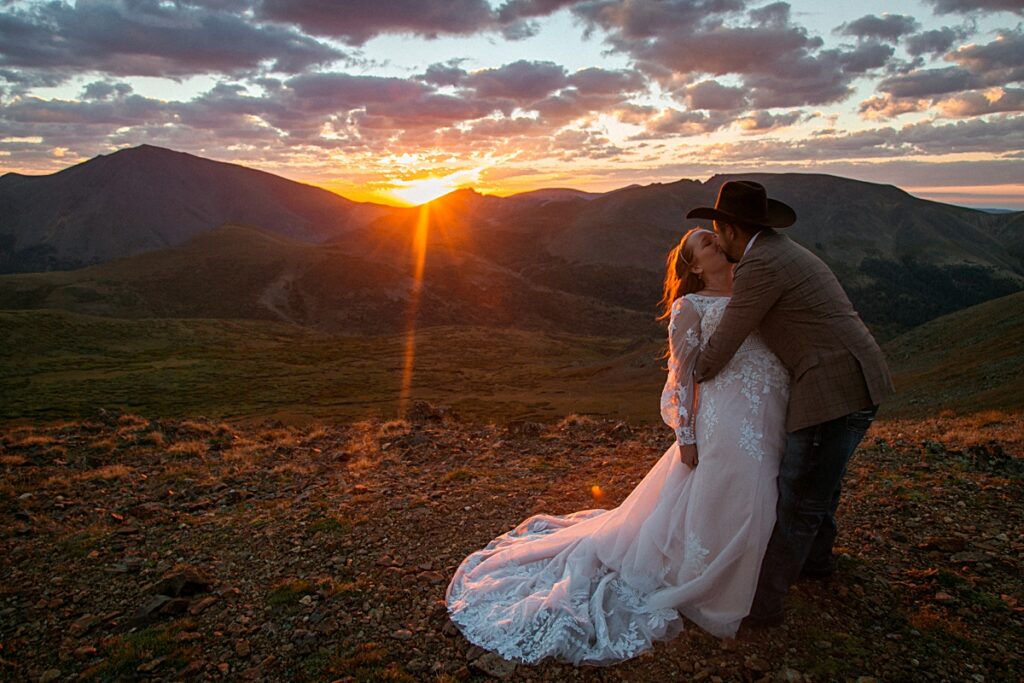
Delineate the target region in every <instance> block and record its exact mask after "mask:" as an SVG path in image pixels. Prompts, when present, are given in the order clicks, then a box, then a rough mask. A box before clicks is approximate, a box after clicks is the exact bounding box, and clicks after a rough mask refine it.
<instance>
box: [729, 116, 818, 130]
mask: <svg viewBox="0 0 1024 683" xmlns="http://www.w3.org/2000/svg"><path fill="white" fill-rule="evenodd" d="M803 119H804V114H803V112H800V111H791V112H786V113H784V114H771V113H769V112H766V111H759V112H754V113H753V114H748V115H747V116H744V117H741V118H740V119H738V120H737V124H738V125H739V127H740V130H742V131H743V132H744V133H748V134H760V133H767V132H769V131H772V130H778V129H779V128H786V127H787V126H792V125H793V124H794V123H797V122H799V121H801V120H803Z"/></svg>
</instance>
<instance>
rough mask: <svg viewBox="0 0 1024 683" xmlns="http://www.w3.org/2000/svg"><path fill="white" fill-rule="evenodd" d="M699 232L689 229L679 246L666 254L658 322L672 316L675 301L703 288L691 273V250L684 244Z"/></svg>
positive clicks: (697, 278) (698, 279)
mask: <svg viewBox="0 0 1024 683" xmlns="http://www.w3.org/2000/svg"><path fill="white" fill-rule="evenodd" d="M701 230H703V228H690V230H688V231H687V233H686V234H685V235H683V237H682V239H680V240H679V244H677V245H676V246H674V247H672V249H671V250H669V252H668V258H667V259H666V260H665V286H664V289H663V290H662V296H661V301H659V302H658V306H659V307H660V308H661V315H659V316H658V320H665V319H666V318H668V317H669V316H670V315H672V303H673V302H674V301H675V300H676V299H678V298H679V297H681V296H683V295H684V294H690V293H692V292H699V291H700V290H701V289H702V288H703V287H704V283H702V282H701V280H700V278H699V277H697V276H696V275H695V274H694V273H693V272H692V271H691V267H692V263H693V249H692V248H691V247H689V246H688V245H687V244H686V241H687V240H688V239H689V237H690V235H692V234H693V233H695V232H700V231H701Z"/></svg>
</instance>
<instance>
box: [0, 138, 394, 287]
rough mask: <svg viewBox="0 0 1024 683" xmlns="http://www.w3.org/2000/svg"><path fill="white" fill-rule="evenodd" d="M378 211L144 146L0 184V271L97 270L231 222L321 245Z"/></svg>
mask: <svg viewBox="0 0 1024 683" xmlns="http://www.w3.org/2000/svg"><path fill="white" fill-rule="evenodd" d="M383 211H386V209H385V208H384V207H378V206H376V205H372V204H371V205H360V204H357V203H356V202H352V201H350V200H348V199H345V198H344V197H340V196H338V195H336V194H334V193H332V192H328V191H327V190H323V189H321V188H318V187H313V186H311V185H305V184H302V183H297V182H294V181H291V180H286V179H284V178H281V177H279V176H275V175H273V174H271V173H265V172H263V171H257V170H254V169H251V168H246V167H244V166H239V165H237V164H229V163H223V162H219V161H212V160H210V159H204V158H202V157H197V156H194V155H191V154H186V153H184V152H175V151H173V150H169V149H163V148H161V147H154V146H152V145H141V146H139V147H133V148H130V149H124V150H120V151H118V152H114V153H113V154H108V155H101V156H98V157H95V158H94V159H90V160H89V161H86V162H84V163H82V164H78V165H77V166H72V167H70V168H67V169H64V170H62V171H60V172H58V173H54V174H52V175H46V176H25V175H19V174H7V175H4V176H3V177H0V272H26V271H33V270H54V269H58V270H60V269H66V268H72V267H79V266H82V265H88V264H91V263H100V262H103V261H108V260H110V259H112V258H117V257H121V256H127V255H131V254H137V253H141V252H145V251H152V250H154V249H161V248H164V247H170V246H175V245H178V244H182V243H183V242H185V241H186V240H188V239H189V238H191V237H193V236H195V235H197V234H199V233H201V232H203V231H206V230H210V229H212V228H215V227H217V226H218V225H222V224H224V223H230V222H236V223H243V224H249V225H259V226H262V227H263V228H265V229H267V230H270V231H272V232H276V233H278V234H282V235H287V236H290V237H295V238H298V239H303V240H307V241H323V240H325V239H328V238H329V237H331V236H333V235H336V234H337V233H339V232H341V231H344V230H345V229H346V228H347V227H349V226H350V225H351V224H352V222H353V221H358V222H359V223H360V224H361V223H363V222H365V221H367V220H372V218H373V217H374V216H375V215H378V214H379V213H381V212H383Z"/></svg>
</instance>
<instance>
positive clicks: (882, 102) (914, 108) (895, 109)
mask: <svg viewBox="0 0 1024 683" xmlns="http://www.w3.org/2000/svg"><path fill="white" fill-rule="evenodd" d="M929 106H930V103H929V101H928V100H927V99H913V98H894V97H892V96H891V95H876V96H874V97H870V98H868V99H866V100H864V101H863V102H861V103H860V107H859V108H858V111H859V113H860V115H861V116H862V117H864V118H866V119H892V118H896V117H897V116H901V115H903V114H911V113H914V112H919V111H925V110H927V109H928V107H929Z"/></svg>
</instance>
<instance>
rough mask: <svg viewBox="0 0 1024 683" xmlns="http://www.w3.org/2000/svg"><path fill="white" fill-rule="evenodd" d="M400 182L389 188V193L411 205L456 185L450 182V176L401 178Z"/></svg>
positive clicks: (449, 189) (420, 202)
mask: <svg viewBox="0 0 1024 683" xmlns="http://www.w3.org/2000/svg"><path fill="white" fill-rule="evenodd" d="M401 183H402V186H401V187H396V188H395V189H393V190H391V192H390V194H391V195H392V196H394V197H396V198H397V199H399V200H401V201H403V202H406V203H408V204H412V205H413V206H419V205H420V204H426V203H427V202H429V201H431V200H434V199H437V198H438V197H440V196H441V195H445V194H448V193H449V192H451V191H452V190H455V189H457V186H456V185H455V184H453V183H452V179H451V177H446V178H419V179H418V180H403V181H401Z"/></svg>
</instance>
